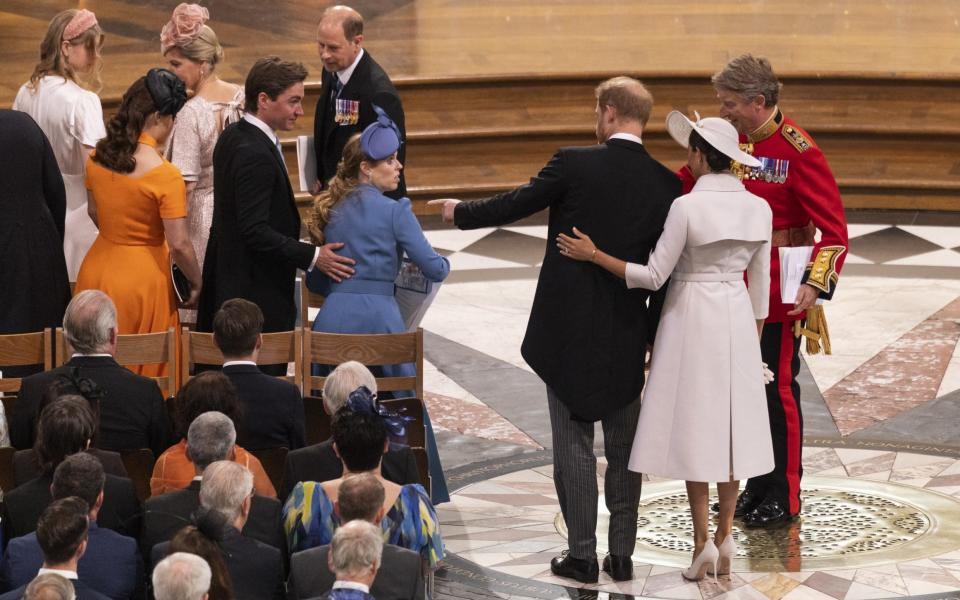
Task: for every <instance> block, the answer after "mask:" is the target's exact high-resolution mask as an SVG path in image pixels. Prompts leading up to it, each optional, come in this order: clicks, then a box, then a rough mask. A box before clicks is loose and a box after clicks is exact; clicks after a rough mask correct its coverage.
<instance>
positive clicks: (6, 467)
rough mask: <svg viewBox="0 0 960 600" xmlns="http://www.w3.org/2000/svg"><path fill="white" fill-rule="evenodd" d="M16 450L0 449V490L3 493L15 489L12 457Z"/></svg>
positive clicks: (15, 480)
mask: <svg viewBox="0 0 960 600" xmlns="http://www.w3.org/2000/svg"><path fill="white" fill-rule="evenodd" d="M16 451H17V450H16V448H10V447H7V448H0V490H3V492H4V493H6V492H9V491H10V490H12V489H13V488H15V487H17V478H16V477H15V476H14V473H13V455H14V453H15V452H16Z"/></svg>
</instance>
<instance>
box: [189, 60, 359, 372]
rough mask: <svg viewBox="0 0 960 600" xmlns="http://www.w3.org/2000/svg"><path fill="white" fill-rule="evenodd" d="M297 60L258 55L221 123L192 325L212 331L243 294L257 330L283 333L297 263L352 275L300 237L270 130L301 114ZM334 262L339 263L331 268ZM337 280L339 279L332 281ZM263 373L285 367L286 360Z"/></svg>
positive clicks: (291, 308) (301, 75) (343, 261)
mask: <svg viewBox="0 0 960 600" xmlns="http://www.w3.org/2000/svg"><path fill="white" fill-rule="evenodd" d="M306 76H307V70H306V69H305V68H304V66H303V65H302V64H300V63H292V62H287V61H284V60H281V59H279V58H277V57H275V56H274V57H268V58H262V59H260V60H258V61H257V62H256V63H255V64H254V65H253V67H252V68H251V69H250V73H249V74H248V75H247V80H246V83H245V87H244V90H245V93H246V99H245V110H246V113H245V114H244V117H243V120H241V121H240V122H238V123H235V124H233V125H230V126H229V127H227V128H226V129H225V130H224V131H223V134H222V135H221V136H220V138H219V139H218V140H217V145H216V147H215V148H214V151H213V176H214V199H213V225H212V226H211V228H210V240H209V242H208V243H207V254H206V256H207V258H206V260H205V261H204V263H203V291H202V292H201V294H200V304H199V307H198V313H197V329H198V330H199V331H212V329H213V316H214V315H215V314H216V312H217V310H218V309H219V308H220V305H221V304H223V302H224V301H226V300H229V299H230V298H245V299H247V300H250V301H251V302H253V303H255V304H257V305H258V306H259V307H260V309H261V310H262V311H263V315H264V323H263V330H264V331H266V332H272V331H289V330H291V329H293V327H294V322H295V321H296V316H297V309H296V305H295V304H294V293H293V292H294V277H295V275H296V271H297V269H303V270H305V271H307V270H310V269H313V268H315V267H316V268H320V269H321V270H323V271H324V272H325V273H327V274H328V275H331V276H337V277H344V276H349V275H350V274H351V273H352V269H351V268H350V267H349V266H348V265H349V264H350V263H353V262H354V261H353V260H352V259H350V258H347V257H339V256H337V255H336V254H335V253H334V252H333V249H335V248H339V247H340V246H342V244H339V245H338V244H328V245H326V246H323V247H317V246H313V245H312V244H308V243H305V242H301V241H299V239H298V238H299V236H300V214H299V213H298V212H297V205H296V203H295V201H294V197H293V188H292V187H291V185H290V177H289V174H288V173H287V168H286V165H285V163H284V158H283V154H282V148H281V145H280V138H278V137H277V134H276V132H277V131H289V130H291V129H293V127H294V125H295V123H296V121H297V118H298V117H299V116H300V115H302V114H303V107H302V105H301V103H302V101H303V80H304V79H305V78H306ZM333 265H339V266H338V267H337V268H336V269H334V270H331V268H332V266H333ZM338 280H339V279H338ZM263 370H264V372H266V373H268V374H271V375H283V374H285V373H286V365H269V366H267V367H264V369H263Z"/></svg>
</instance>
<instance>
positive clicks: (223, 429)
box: [140, 411, 284, 558]
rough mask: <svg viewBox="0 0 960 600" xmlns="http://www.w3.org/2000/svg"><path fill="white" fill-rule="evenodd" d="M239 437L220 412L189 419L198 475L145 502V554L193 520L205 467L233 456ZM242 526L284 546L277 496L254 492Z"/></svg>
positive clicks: (142, 541)
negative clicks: (180, 488) (265, 495)
mask: <svg viewBox="0 0 960 600" xmlns="http://www.w3.org/2000/svg"><path fill="white" fill-rule="evenodd" d="M236 439H237V432H236V429H235V428H234V425H233V421H231V420H230V417H228V416H227V415H225V414H223V413H221V412H217V411H210V412H205V413H203V414H201V415H199V416H197V417H196V418H195V419H194V420H193V422H192V423H190V427H189V429H188V430H187V456H189V457H190V459H191V460H192V461H193V465H194V469H195V471H194V472H195V476H194V478H193V481H191V482H190V485H188V486H187V487H186V488H185V489H182V490H177V491H175V492H168V493H166V494H161V495H159V496H154V497H153V498H150V499H148V500H147V501H146V502H145V503H144V515H143V533H142V534H141V536H140V548H141V550H142V551H143V553H144V557H145V558H149V557H150V552H151V550H152V549H153V547H154V545H156V544H159V543H160V542H165V541H167V540H169V539H171V538H173V536H174V535H175V534H176V533H177V531H179V530H180V529H181V528H182V527H183V525H184V523H188V522H189V521H190V515H191V514H193V512H194V511H195V510H196V509H197V508H198V507H199V506H200V491H201V489H202V487H203V486H202V484H201V482H202V480H203V473H204V469H206V468H207V467H208V466H209V465H211V464H213V463H215V462H217V461H229V460H233V456H234V443H235V440H236ZM247 491H248V492H249V491H250V490H247ZM240 529H242V531H243V535H245V536H249V537H251V538H253V539H256V540H259V541H261V542H264V543H265V544H269V545H271V546H273V547H275V548H281V547H283V545H284V540H283V536H282V534H281V530H280V503H279V502H278V501H277V500H275V499H274V498H266V497H264V496H257V495H255V496H253V497H252V498H251V499H250V509H249V518H248V519H246V522H245V524H244V525H242V526H241V527H240Z"/></svg>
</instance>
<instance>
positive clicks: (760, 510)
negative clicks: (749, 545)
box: [743, 500, 794, 528]
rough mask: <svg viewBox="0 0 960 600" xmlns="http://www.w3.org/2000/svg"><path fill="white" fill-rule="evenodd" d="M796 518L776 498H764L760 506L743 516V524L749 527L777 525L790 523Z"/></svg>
mask: <svg viewBox="0 0 960 600" xmlns="http://www.w3.org/2000/svg"><path fill="white" fill-rule="evenodd" d="M793 518H794V515H791V514H790V511H789V510H787V509H786V507H784V506H783V505H782V504H780V502H778V501H776V500H764V501H763V502H762V503H761V504H760V506H758V507H756V508H755V509H753V512H750V513H748V514H746V515H744V517H743V524H744V525H746V526H747V527H755V528H757V527H759V528H767V527H777V526H779V525H783V524H785V523H789V522H790V521H792V520H793Z"/></svg>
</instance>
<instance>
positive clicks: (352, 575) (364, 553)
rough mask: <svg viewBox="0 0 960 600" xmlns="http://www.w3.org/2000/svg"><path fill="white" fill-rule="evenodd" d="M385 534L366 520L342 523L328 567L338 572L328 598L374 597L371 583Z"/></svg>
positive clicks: (366, 599)
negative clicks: (371, 592) (371, 591)
mask: <svg viewBox="0 0 960 600" xmlns="http://www.w3.org/2000/svg"><path fill="white" fill-rule="evenodd" d="M382 551H383V533H382V532H381V531H380V528H379V527H377V526H375V525H373V524H371V523H368V522H367V521H359V520H356V521H350V522H348V523H345V524H343V525H341V526H340V528H338V529H337V531H336V532H335V533H334V534H333V540H332V541H331V542H330V554H329V555H328V556H327V566H328V567H329V568H330V570H331V571H333V572H334V573H336V574H337V579H336V581H334V582H333V588H332V589H331V590H330V592H329V593H328V594H326V598H328V599H329V600H372V599H373V598H374V596H372V595H370V585H371V584H372V583H373V580H374V579H376V577H377V571H378V570H379V569H380V555H381V553H382Z"/></svg>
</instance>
